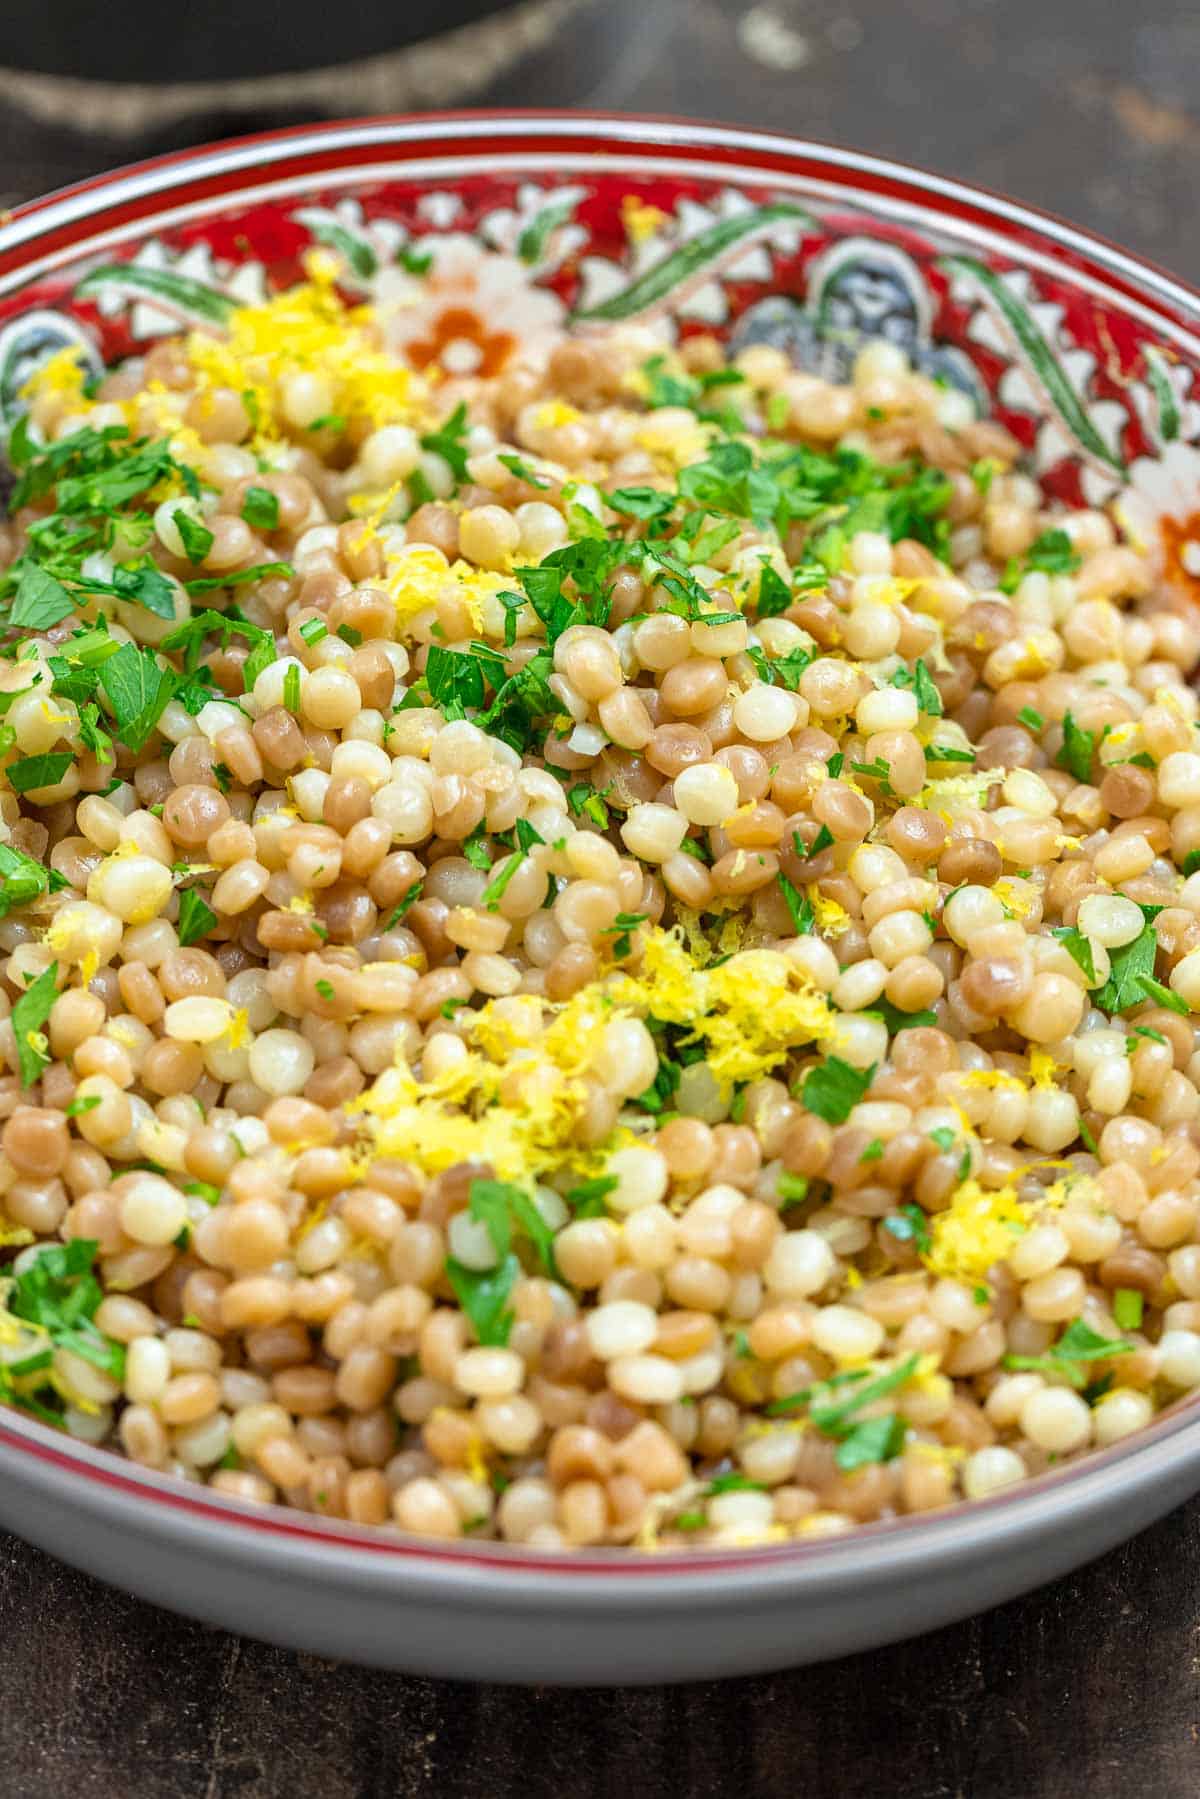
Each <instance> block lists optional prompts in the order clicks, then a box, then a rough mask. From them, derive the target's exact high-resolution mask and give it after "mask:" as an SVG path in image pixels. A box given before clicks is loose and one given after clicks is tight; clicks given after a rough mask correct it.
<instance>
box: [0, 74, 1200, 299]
mask: <svg viewBox="0 0 1200 1799" xmlns="http://www.w3.org/2000/svg"><path fill="white" fill-rule="evenodd" d="M557 138H562V139H568V140H574V141H577V142H578V143H579V144H580V145H581V146H582V147H583V148H584V149H585V150H586V149H588V148H592V149H594V148H595V147H596V146H597V145H598V144H600V143H603V144H605V145H608V146H612V147H620V148H625V149H628V150H629V151H631V152H633V151H637V152H639V153H641V154H647V153H651V154H654V155H660V154H662V153H668V154H669V153H670V152H671V151H679V152H682V153H685V154H686V153H688V152H691V153H701V152H703V153H706V154H707V155H710V156H715V157H717V158H718V160H719V161H721V162H722V163H725V164H727V165H728V166H729V167H730V169H731V170H732V169H733V168H735V167H736V166H737V164H738V161H739V159H742V160H743V163H744V159H746V158H752V159H758V160H757V162H756V163H755V165H754V172H755V173H756V174H758V175H761V174H763V173H766V172H769V171H770V169H771V166H772V164H774V165H775V166H776V167H778V168H779V169H780V170H789V169H790V170H791V171H792V172H793V173H794V172H795V171H796V169H797V168H798V167H802V166H803V165H805V164H807V163H812V164H813V165H814V167H815V168H818V169H822V170H824V171H826V172H829V171H832V172H833V173H834V174H835V175H836V176H840V177H841V178H842V179H843V180H844V179H845V177H847V176H852V177H855V178H856V179H857V180H858V181H859V182H860V183H862V184H864V185H865V186H866V188H867V190H868V191H869V192H870V193H871V195H872V197H875V198H880V197H883V196H886V195H887V194H889V193H893V194H896V195H902V196H903V197H905V198H907V199H909V200H910V201H912V202H913V203H914V204H917V205H921V204H923V205H924V207H925V209H926V210H931V209H930V207H929V202H930V201H931V200H933V201H935V202H938V203H940V205H941V207H942V210H943V211H946V210H947V209H949V210H950V211H951V212H952V214H953V216H954V217H955V218H956V219H957V220H958V222H959V224H960V225H961V224H963V223H964V222H965V223H968V224H969V223H974V224H975V225H977V226H978V227H979V228H981V229H982V228H990V229H993V230H1000V231H1001V232H1003V231H1007V232H1009V233H1010V234H1011V233H1012V232H1013V231H1014V230H1016V231H1018V232H1024V233H1027V234H1029V235H1031V236H1032V237H1035V238H1040V239H1042V240H1043V241H1048V242H1049V243H1050V244H1052V245H1053V246H1054V247H1055V248H1056V249H1057V250H1059V251H1061V252H1065V253H1066V255H1067V256H1068V257H1069V258H1071V259H1072V262H1073V266H1075V268H1076V269H1077V271H1078V270H1082V269H1090V271H1091V273H1093V274H1094V275H1095V274H1099V275H1101V276H1102V277H1103V278H1104V279H1105V280H1107V281H1108V282H1109V283H1111V284H1113V285H1114V287H1115V290H1116V292H1117V294H1118V295H1120V296H1121V297H1123V298H1124V299H1125V300H1127V301H1128V300H1133V301H1135V302H1141V303H1145V301H1146V299H1147V296H1149V297H1150V298H1151V299H1152V300H1153V301H1154V302H1155V303H1156V304H1157V305H1158V306H1159V308H1160V309H1161V310H1162V311H1163V312H1164V315H1165V316H1167V317H1169V318H1170V319H1171V320H1172V321H1173V322H1175V323H1176V324H1183V325H1184V326H1186V327H1191V328H1195V327H1197V326H1200V289H1197V288H1195V287H1193V286H1191V285H1189V284H1188V283H1187V282H1185V281H1183V280H1181V279H1180V278H1179V277H1178V276H1176V275H1174V274H1172V273H1170V272H1169V271H1167V270H1165V269H1163V268H1161V267H1160V266H1159V265H1158V264H1156V263H1155V262H1153V261H1152V260H1150V259H1149V258H1146V257H1144V256H1140V255H1134V254H1132V253H1131V252H1129V251H1126V250H1124V249H1122V248H1121V247H1120V246H1119V245H1117V244H1115V243H1113V242H1112V241H1111V240H1110V239H1108V238H1106V237H1104V236H1103V235H1101V234H1100V233H1098V232H1092V231H1085V230H1082V229H1081V228H1079V227H1078V226H1075V225H1072V224H1071V223H1070V222H1069V221H1067V220H1065V219H1063V218H1061V217H1060V216H1059V215H1057V214H1055V213H1052V212H1049V211H1046V210H1044V209H1041V208H1039V207H1036V206H1032V205H1029V204H1026V203H1025V202H1023V201H1017V200H1014V199H1012V198H1010V197H1009V196H1007V195H1004V194H1001V193H998V192H996V191H994V190H991V189H988V188H984V187H978V186H975V185H973V184H968V183H965V182H961V181H958V180H956V179H955V178H954V177H953V176H948V175H939V174H933V173H930V172H927V171H924V170H921V169H918V168H915V167H913V166H912V165H911V164H907V163H904V162H900V161H897V160H895V159H894V158H890V157H883V156H875V155H870V154H868V153H866V152H864V151H858V150H853V149H850V148H847V147H845V146H842V145H837V144H827V143H822V142H819V141H818V140H815V139H807V138H801V137H793V136H788V135H786V134H784V133H780V132H762V131H751V130H747V129H744V128H741V127H737V126H731V125H724V124H720V123H716V122H713V123H709V122H705V121H696V120H690V119H684V118H679V117H676V116H673V115H669V114H667V115H630V114H624V113H606V112H572V111H566V110H556V109H552V108H536V109H535V108H529V109H519V108H504V109H495V110H484V109H479V110H475V111H447V112H433V113H423V114H384V115H380V116H376V117H372V118H366V119H349V120H331V121H328V122H325V123H321V124H316V125H294V126H286V127H283V128H281V129H279V130H275V131H267V132H258V133H252V134H249V135H247V136H243V137H235V138H227V139H224V140H220V141H218V142H216V143H213V144H207V145H201V146H197V147H194V148H190V149H186V150H179V151H173V152H169V153H167V154H165V155H162V156H157V157H151V158H148V159H147V160H145V161H142V162H137V163H131V164H127V165H126V166H124V167H122V168H118V169H115V170H113V171H111V172H109V173H106V174H102V175H97V176H93V177H90V178H89V179H87V180H85V181H81V182H76V183H74V184H73V185H71V186H68V187H64V188H60V189H58V190H56V191H55V192H53V193H51V194H48V195H46V196H43V197H41V198H38V199H35V200H30V201H27V202H25V203H23V204H22V205H20V206H18V207H16V208H14V209H13V210H12V211H11V212H10V213H8V214H6V215H4V218H5V222H4V223H2V224H0V272H3V271H4V270H5V269H6V268H7V267H9V265H10V264H11V263H12V261H13V259H14V258H15V257H18V256H19V255H20V252H21V250H22V249H23V248H25V247H26V246H29V245H31V244H34V243H36V242H37V241H38V240H45V239H46V238H47V237H49V236H50V235H51V234H55V233H59V232H62V231H64V230H66V231H68V232H69V229H70V227H71V226H73V225H75V224H77V223H79V222H80V221H82V220H84V219H86V218H87V216H88V213H89V210H90V209H91V208H92V207H93V206H94V204H95V203H96V201H97V200H100V199H103V201H104V202H105V204H106V206H108V207H114V206H118V205H126V206H128V207H129V208H130V209H131V211H130V214H129V217H128V221H127V222H128V224H129V225H130V226H131V227H132V226H134V225H136V223H137V220H138V213H137V207H138V205H139V203H140V202H142V201H145V200H147V199H154V198H157V197H158V196H160V195H165V194H168V193H170V191H171V190H172V189H174V188H177V187H180V186H182V185H184V184H185V183H190V184H195V183H198V182H199V183H204V182H208V181H211V182H214V183H216V182H219V180H220V178H222V177H225V178H228V177H229V176H230V175H233V174H240V173H241V172H243V171H247V170H250V171H253V170H261V169H262V168H263V167H264V165H268V164H270V163H271V162H272V161H278V162H279V163H281V164H282V163H286V162H299V161H300V160H301V159H303V158H305V157H309V158H317V159H319V158H320V156H321V155H322V154H325V155H336V154H340V153H341V152H342V151H344V150H349V149H356V148H367V147H371V146H374V147H375V148H376V149H379V148H384V147H386V148H388V149H389V150H391V151H393V152H394V153H396V154H400V153H401V152H402V151H403V150H404V148H405V147H406V146H407V147H408V148H409V151H410V153H412V152H413V151H416V150H419V149H420V148H422V147H425V148H435V147H436V148H437V149H438V150H439V151H441V152H445V151H446V150H447V149H448V147H449V146H451V145H457V146H459V147H460V148H461V149H462V151H463V153H464V154H468V155H473V156H475V157H477V158H483V157H485V156H486V154H487V150H488V147H489V144H490V143H496V142H497V141H503V143H504V145H505V147H506V148H511V147H513V146H514V145H518V144H521V143H524V142H525V141H526V140H528V141H527V144H526V147H527V148H529V149H530V150H531V151H533V152H540V153H542V154H544V155H546V156H547V157H548V156H549V155H550V154H551V152H552V148H553V140H555V139H557ZM330 166H331V168H332V167H336V166H338V165H337V164H336V162H335V163H333V164H331V165H330ZM318 172H319V168H318V167H314V169H313V173H314V175H315V174H316V173H318ZM235 193H236V190H233V191H231V190H229V189H228V188H221V187H220V186H215V187H213V189H212V191H211V192H210V193H208V194H206V195H204V196H201V197H204V198H211V199H212V200H214V201H217V200H220V199H222V198H226V199H228V198H232V197H234V194H235ZM1021 247H1023V248H1029V247H1030V246H1028V245H1023V246H1021Z"/></svg>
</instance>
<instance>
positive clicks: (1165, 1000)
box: [1138, 974, 1191, 1018]
mask: <svg viewBox="0 0 1200 1799" xmlns="http://www.w3.org/2000/svg"><path fill="white" fill-rule="evenodd" d="M1138 985H1139V986H1140V987H1141V989H1142V992H1143V993H1144V994H1145V996H1146V998H1147V999H1152V1000H1154V1001H1155V1002H1156V1004H1158V1005H1160V1006H1166V1008H1167V1010H1168V1011H1170V1012H1178V1013H1179V1015H1180V1017H1181V1018H1190V1017H1191V1007H1190V1006H1189V1005H1188V1003H1187V1001H1186V1000H1185V999H1183V998H1181V996H1180V995H1179V994H1178V993H1176V992H1175V991H1174V989H1173V988H1171V987H1164V986H1163V983H1162V982H1161V981H1156V980H1153V979H1152V978H1151V976H1150V975H1148V974H1142V975H1139V976H1138Z"/></svg>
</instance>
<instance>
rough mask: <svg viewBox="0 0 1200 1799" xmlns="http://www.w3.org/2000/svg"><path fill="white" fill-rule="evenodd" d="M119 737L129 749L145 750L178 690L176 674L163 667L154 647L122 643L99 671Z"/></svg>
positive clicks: (135, 750)
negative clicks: (159, 662)
mask: <svg viewBox="0 0 1200 1799" xmlns="http://www.w3.org/2000/svg"><path fill="white" fill-rule="evenodd" d="M100 685H101V686H102V687H103V689H104V692H105V694H106V695H107V696H108V702H109V705H110V706H111V707H112V710H113V717H114V718H115V720H116V723H117V730H118V732H119V734H120V738H121V741H122V743H123V744H125V746H126V748H127V749H131V750H133V751H134V752H135V753H136V752H137V751H138V750H142V749H145V747H146V744H147V743H148V742H149V740H150V738H151V737H152V735H153V734H154V728H155V726H156V725H157V724H158V721H159V719H160V718H161V717H162V715H163V712H164V711H165V709H166V707H167V704H168V702H169V701H170V699H171V697H172V695H173V694H174V692H175V676H174V674H173V673H172V671H171V670H170V669H167V668H160V667H159V666H158V663H157V662H156V661H155V659H154V652H153V651H152V650H146V649H140V648H139V647H138V646H137V645H136V644H132V643H123V644H122V645H121V647H120V649H119V650H118V651H117V653H116V655H115V656H110V657H109V659H108V661H107V662H106V663H105V664H104V666H103V667H102V668H101V670H100Z"/></svg>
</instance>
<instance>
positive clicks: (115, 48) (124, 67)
mask: <svg viewBox="0 0 1200 1799" xmlns="http://www.w3.org/2000/svg"><path fill="white" fill-rule="evenodd" d="M610 3H611V0H407V3H405V4H399V5H397V4H392V5H388V4H386V0H333V3H332V4H331V3H330V0H287V4H286V5H285V4H284V0H239V3H238V5H237V6H236V7H234V6H231V5H228V4H225V5H222V4H219V3H218V4H215V5H214V4H213V3H212V0H207V3H206V0H200V4H199V5H195V4H189V3H188V0H176V3H175V4H174V5H171V4H170V3H169V0H168V4H167V5H166V6H164V4H163V0H108V4H107V5H105V4H98V0H0V143H2V144H3V146H4V156H3V158H2V159H0V207H3V206H11V205H14V204H16V203H17V202H19V201H21V200H27V199H31V198H32V197H33V196H34V195H36V194H39V193H45V192H47V191H49V190H52V189H54V188H57V187H62V186H65V185H66V184H67V183H68V182H72V181H78V180H81V179H84V178H85V177H87V176H89V175H94V174H97V173H99V172H100V171H101V170H104V169H109V168H114V167H116V166H118V165H120V164H122V163H129V162H136V161H138V160H140V159H141V158H142V157H146V156H155V155H159V154H161V153H163V152H165V151H171V150H178V149H184V148H186V147H188V146H189V145H192V144H202V143H207V142H211V141H214V140H216V139H220V138H227V137H239V136H242V135H244V134H246V133H249V132H254V131H262V130H268V129H271V128H274V127H279V126H284V125H296V124H308V123H310V122H311V121H312V120H314V119H322V118H324V119H331V118H349V117H353V116H355V115H359V116H363V115H370V114H381V113H391V112H426V111H436V110H439V109H450V108H453V107H456V106H470V105H478V104H488V103H493V104H500V105H503V104H505V103H509V104H511V103H512V102H513V101H514V100H516V101H517V103H518V104H526V105H528V104H529V103H530V100H531V98H533V97H536V96H537V95H539V94H541V93H547V92H555V89H557V92H556V95H555V97H557V98H560V99H561V98H569V97H570V94H569V89H568V91H567V92H564V83H563V78H562V64H561V62H560V60H559V59H560V57H561V56H562V54H563V53H564V52H565V54H566V58H567V63H568V66H571V65H573V61H574V58H573V40H572V31H573V28H574V26H575V23H576V20H577V19H578V18H579V17H581V16H582V15H584V14H587V13H589V12H594V14H595V17H596V25H597V27H598V28H599V27H600V23H601V19H602V16H603V15H604V13H605V11H606V9H607V7H608V6H609V4H610ZM592 35H593V37H594V34H592ZM601 35H603V32H602V33H601ZM595 48H596V46H595V43H594V42H593V43H592V46H591V52H590V53H585V54H584V56H583V59H582V66H583V67H584V68H586V69H588V70H589V71H591V70H593V69H594V68H595V66H596V60H595ZM551 71H557V79H556V78H555V73H553V72H551Z"/></svg>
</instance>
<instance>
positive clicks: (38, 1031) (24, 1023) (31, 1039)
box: [11, 962, 58, 1087]
mask: <svg viewBox="0 0 1200 1799" xmlns="http://www.w3.org/2000/svg"><path fill="white" fill-rule="evenodd" d="M57 998H58V963H57V962H51V964H50V966H49V968H47V969H44V970H43V971H42V973H41V974H40V975H39V976H38V978H37V980H36V981H34V982H33V983H32V984H31V985H30V986H28V987H26V989H25V991H24V993H22V994H21V995H20V997H19V998H18V999H15V1000H14V1001H13V1008H12V1014H11V1023H12V1029H13V1036H14V1038H15V1039H16V1045H17V1068H18V1071H19V1073H20V1076H21V1085H22V1087H32V1085H33V1083H34V1082H35V1081H36V1080H37V1079H38V1077H39V1076H40V1074H41V1072H42V1070H43V1068H46V1067H48V1066H49V1063H50V1046H49V1044H48V1043H47V1042H46V1038H45V1035H44V1033H43V1031H42V1026H43V1025H44V1024H45V1023H46V1020H47V1019H48V1018H49V1016H50V1013H51V1011H52V1010H53V1007H54V1002H55V1000H56V999H57Z"/></svg>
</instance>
